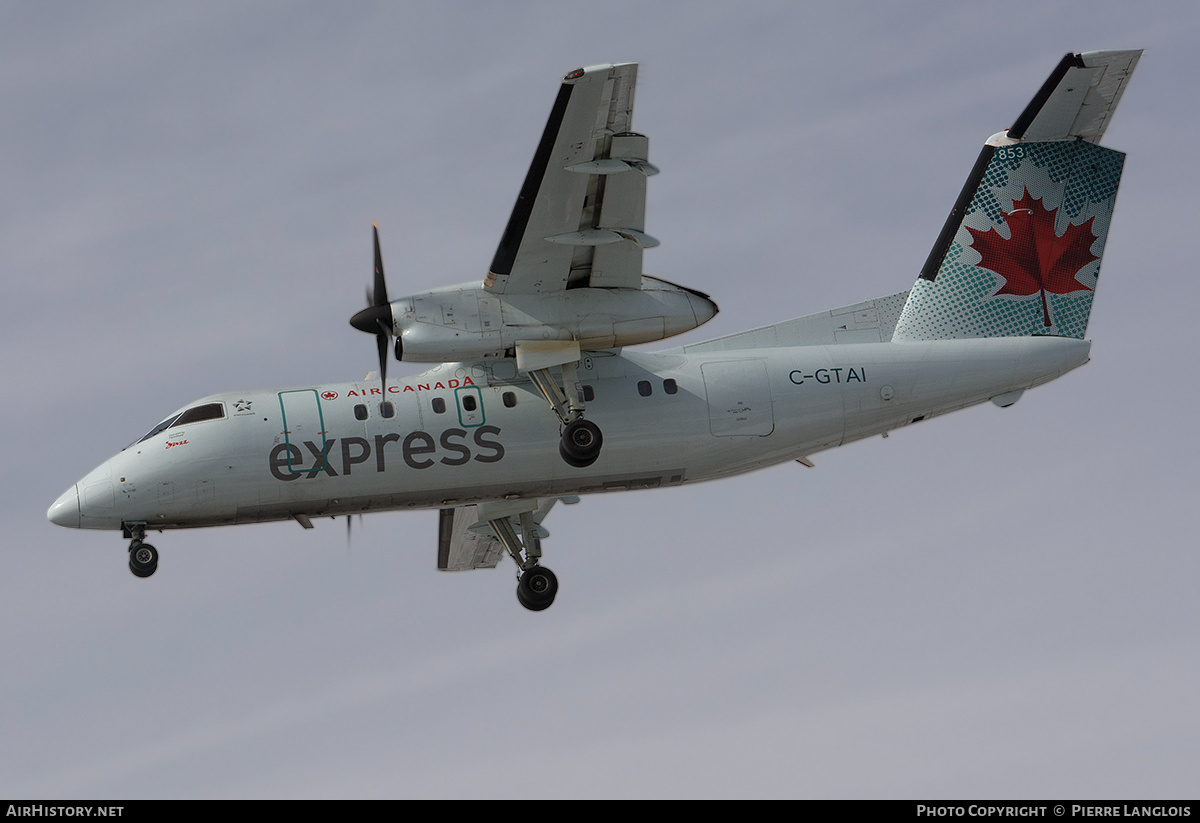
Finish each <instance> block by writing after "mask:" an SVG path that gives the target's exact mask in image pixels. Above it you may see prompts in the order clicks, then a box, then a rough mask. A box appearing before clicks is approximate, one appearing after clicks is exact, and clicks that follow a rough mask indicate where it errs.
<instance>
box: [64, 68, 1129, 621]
mask: <svg viewBox="0 0 1200 823" xmlns="http://www.w3.org/2000/svg"><path fill="white" fill-rule="evenodd" d="M1140 55H1141V52H1140V51H1137V50H1131V51H1094V52H1084V53H1082V54H1068V55H1066V56H1065V57H1064V58H1063V59H1062V60H1061V61H1060V62H1059V63H1058V65H1057V66H1056V67H1055V69H1054V71H1053V72H1052V73H1051V75H1050V77H1049V79H1048V80H1046V82H1045V83H1044V84H1043V85H1042V87H1041V89H1040V90H1039V91H1038V93H1037V95H1036V96H1035V97H1034V98H1033V100H1032V102H1030V104H1029V105H1028V106H1027V107H1026V108H1025V110H1024V111H1023V112H1021V114H1020V115H1019V116H1018V117H1017V119H1016V121H1015V122H1014V123H1013V125H1012V127H1010V128H1008V129H1006V130H1004V131H1001V132H999V133H997V134H995V135H993V136H992V137H990V138H989V139H988V140H987V141H986V143H985V144H984V147H983V150H982V151H981V152H980V155H979V159H978V160H977V161H976V163H975V166H974V168H972V169H971V172H970V175H969V176H968V178H967V181H966V184H965V185H964V187H963V189H962V192H961V194H960V195H959V196H958V199H957V201H956V202H955V203H954V206H953V208H952V209H951V211H950V216H949V217H948V218H947V220H946V222H945V225H944V226H943V228H942V230H941V232H940V234H938V235H937V236H936V239H935V241H934V244H933V248H932V250H931V251H930V253H929V256H928V258H927V259H926V260H925V262H924V265H923V266H921V267H920V274H919V277H918V278H917V281H916V284H915V285H914V286H913V287H912V288H911V289H910V290H909V291H906V292H901V293H899V294H892V295H889V296H885V297H879V298H876V299H873V300H867V301H865V302H862V303H857V304H855V305H852V306H845V307H842V308H837V309H833V310H830V311H825V312H822V313H820V314H814V315H809V316H806V317H800V318H797V319H794V320H787V321H785V322H781V323H777V324H775V325H771V326H766V327H763V328H758V329H752V330H750V331H745V332H741V333H738V334H733V335H728V336H725V337H719V338H716V339H713V340H709V341H707V342H703V343H695V344H691V345H685V346H681V347H677V348H673V349H666V350H662V351H655V352H643V351H632V350H631V349H630V347H631V346H634V345H637V344H642V343H651V342H655V341H658V340H663V339H666V338H668V337H671V336H674V335H677V334H680V333H682V332H685V331H689V330H691V329H694V328H696V327H697V326H699V325H701V324H703V323H705V322H706V321H707V320H709V319H710V318H712V317H713V315H715V314H716V312H717V306H716V304H715V303H714V302H713V301H712V300H711V299H710V298H709V297H708V296H707V295H705V294H703V293H701V292H699V291H696V290H693V289H689V288H686V287H684V286H679V285H675V284H673V283H669V282H666V281H664V280H660V279H657V278H654V277H650V276H648V275H646V274H644V273H643V271H642V252H643V250H644V249H647V248H652V247H654V246H656V245H657V244H658V243H657V241H656V240H654V238H653V237H651V236H650V235H649V234H647V233H646V227H645V199H646V184H647V180H648V179H649V178H650V177H651V176H653V175H654V174H656V173H657V172H658V169H657V168H655V167H654V166H653V165H651V164H650V162H649V160H648V154H649V151H648V149H649V142H648V140H647V138H646V137H645V136H644V135H642V134H639V133H637V132H635V131H633V129H632V114H633V100H634V88H635V85H636V79H637V65H636V64H633V63H624V64H617V65H603V66H592V67H589V68H582V69H577V70H575V71H572V72H570V73H569V74H567V75H566V76H565V77H564V78H563V80H562V84H561V86H560V87H559V91H558V94H557V96H556V98H555V101H554V104H553V107H552V109H551V113H550V117H549V120H548V122H547V124H546V128H545V131H544V133H543V135H542V138H541V140H540V141H539V143H538V146H537V149H536V151H535V153H534V157H533V162H532V164H531V165H530V168H529V172H528V174H527V175H526V177H525V181H524V183H523V185H522V187H521V190H520V192H519V194H518V196H517V201H516V204H515V205H514V207H513V211H512V214H511V216H510V218H509V221H508V224H507V227H506V228H505V230H504V233H503V235H502V236H501V239H500V243H499V246H498V248H497V250H496V254H495V257H494V258H493V260H492V263H491V266H490V267H489V269H488V272H487V274H486V276H485V277H484V278H483V279H482V281H475V282H470V283H465V284H462V285H458V286H451V287H447V288H443V289H439V290H436V291H432V292H426V293H422V294H415V295H411V296H406V297H402V298H400V299H389V297H388V293H387V284H386V282H385V278H384V272H383V255H382V252H381V250H380V243H379V231H378V229H377V228H376V230H375V235H374V246H375V275H374V283H373V287H372V289H371V291H370V293H369V294H368V305H367V307H366V308H364V309H363V310H361V311H360V312H358V313H357V314H355V315H354V317H353V318H351V321H350V322H351V324H352V325H353V326H354V327H355V328H357V329H360V330H362V331H365V332H367V333H369V334H373V335H374V336H375V338H376V347H377V349H378V355H379V370H378V373H377V376H369V377H368V378H367V379H364V380H361V381H358V382H352V383H322V384H312V385H305V386H295V387H292V388H282V389H269V390H254V391H241V392H232V393H228V394H217V395H213V396H210V397H205V398H202V399H200V400H197V401H195V402H194V403H189V404H188V405H187V406H186V407H185V408H182V409H179V410H178V411H175V412H172V413H171V414H170V415H168V416H167V417H166V418H164V419H163V420H162V422H160V423H159V424H158V425H156V426H154V427H153V428H152V429H150V431H149V432H148V433H147V434H146V435H145V436H144V437H142V438H140V439H139V440H138V441H137V442H135V443H133V444H132V445H130V446H128V447H127V448H125V449H124V450H122V451H121V452H119V453H117V454H116V455H114V456H113V457H112V458H111V459H109V460H107V461H105V462H104V463H103V464H102V465H101V466H100V467H99V468H97V469H95V470H94V471H92V472H89V473H88V474H86V475H85V476H84V477H83V478H82V479H81V480H79V482H77V483H75V484H74V485H72V486H71V487H70V488H69V489H67V491H66V492H64V493H63V494H62V496H61V497H59V498H58V500H56V501H55V502H54V504H53V505H52V506H51V507H50V509H49V511H48V512H47V517H48V518H49V519H50V520H51V521H52V522H53V523H56V524H58V525H60V526H68V527H71V528H83V529H112V530H118V529H119V530H121V531H122V533H123V535H124V537H125V539H128V540H129V541H130V543H129V550H128V555H129V568H130V570H131V571H132V572H133V574H134V575H136V576H138V577H149V576H150V575H152V574H154V572H155V570H156V569H157V567H158V560H159V555H158V551H157V550H156V549H155V548H154V547H153V546H152V545H150V544H149V543H148V542H146V536H147V534H148V533H149V532H151V531H158V532H163V531H167V530H169V529H181V528H193V527H200V526H230V525H237V524H241V523H256V522H262V521H271V520H294V521H296V522H297V523H298V524H299V525H300V526H302V527H304V528H311V527H312V519H313V518H317V517H329V516H351V515H356V514H362V513H367V512H376V511H391V510H397V509H418V508H419V509H436V510H438V512H439V518H440V520H439V532H438V545H437V566H438V568H439V569H442V570H446V571H462V570H468V569H478V568H494V567H495V566H496V565H497V564H498V563H500V562H501V561H502V560H503V559H504V558H505V557H506V556H507V557H508V558H511V559H512V560H513V561H514V562H515V564H516V566H517V573H518V582H517V598H518V600H519V602H520V603H521V604H522V605H523V606H525V607H526V608H528V609H531V610H534V611H540V610H542V609H545V608H547V607H548V606H550V604H551V603H552V602H553V601H554V598H555V594H556V592H557V590H558V581H557V579H556V578H555V576H554V574H553V573H552V572H551V571H550V570H549V569H548V568H547V567H546V566H544V565H542V562H541V561H542V540H543V538H545V537H546V536H547V534H548V533H547V532H546V530H545V529H544V528H543V526H542V522H543V520H544V518H545V517H546V515H547V513H548V512H549V511H550V510H551V508H552V507H553V506H554V505H555V503H556V502H559V501H562V502H565V503H574V502H577V501H578V500H579V497H580V496H581V495H585V494H591V493H594V492H605V491H615V490H634V489H655V488H661V487H664V486H677V485H680V484H684V483H694V482H698V481H702V480H712V479H715V478H721V477H728V476H730V475H735V474H740V473H742V472H748V471H753V470H754V469H758V468H761V467H764V466H769V465H772V464H775V463H781V462H784V461H793V460H794V461H799V462H801V463H808V462H809V458H810V456H811V455H813V454H815V453H817V452H819V451H822V450H824V449H830V448H833V447H835V446H839V445H842V444H843V443H849V442H851V441H854V440H859V439H861V438H864V437H871V436H873V435H879V434H886V433H887V432H889V431H890V430H892V429H896V428H899V427H901V426H906V425H908V424H910V423H914V422H917V421H920V420H927V419H929V418H931V417H934V416H937V415H940V414H945V413H946V412H950V411H955V410H957V409H962V408H964V407H966V406H971V405H974V404H977V403H983V402H986V401H989V400H990V401H992V402H993V403H995V404H997V405H999V406H1009V405H1011V404H1013V403H1015V402H1016V401H1017V400H1018V398H1020V397H1021V396H1022V394H1023V393H1024V392H1025V391H1026V390H1028V389H1031V388H1033V387H1035V386H1040V385H1041V384H1043V383H1046V382H1048V381H1050V380H1053V379H1054V378H1056V377H1058V376H1059V375H1062V374H1064V373H1066V372H1068V371H1070V370H1072V369H1074V368H1076V367H1078V366H1081V365H1083V364H1084V363H1086V362H1088V358H1089V352H1090V349H1091V343H1090V342H1089V341H1088V340H1086V339H1085V335H1086V331H1087V323H1088V315H1089V313H1090V311H1091V306H1092V298H1093V296H1094V294H1095V290H1096V284H1097V279H1098V276H1099V272H1100V261H1101V257H1102V256H1103V253H1104V244H1105V240H1106V238H1107V236H1108V230H1109V226H1110V224H1111V221H1112V214H1113V207H1114V204H1115V201H1116V194H1117V186H1118V184H1119V182H1120V178H1121V169H1122V165H1123V162H1124V159H1125V155H1124V154H1122V153H1121V152H1119V151H1114V150H1113V149H1109V148H1105V147H1102V146H1100V145H1099V142H1100V139H1101V137H1102V136H1103V134H1104V131H1105V128H1106V127H1107V126H1108V123H1109V121H1110V120H1111V118H1112V115H1113V112H1114V111H1115V110H1116V107H1117V103H1118V102H1119V101H1120V99H1121V95H1122V94H1123V93H1124V91H1125V86H1126V84H1127V83H1128V82H1129V78H1130V76H1131V74H1132V73H1133V70H1134V68H1135V67H1136V65H1137V62H1138V59H1139V57H1140ZM931 235H932V231H931ZM919 264H920V261H914V266H913V268H914V270H916V268H917V266H918V265H919ZM391 353H394V356H395V357H396V358H397V359H398V360H406V361H413V362H426V363H432V364H437V365H434V366H433V367H432V368H431V369H430V370H429V371H426V372H424V373H423V374H420V375H418V376H416V377H406V378H402V379H396V380H392V381H389V380H388V379H387V364H388V360H389V355H390V354H391Z"/></svg>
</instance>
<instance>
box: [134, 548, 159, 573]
mask: <svg viewBox="0 0 1200 823" xmlns="http://www.w3.org/2000/svg"><path fill="white" fill-rule="evenodd" d="M156 569H158V550H157V549H156V548H154V547H153V546H151V545H150V544H149V543H141V542H139V541H136V540H135V541H134V543H133V545H131V546H130V547H129V570H130V571H131V572H133V573H134V574H135V575H137V576H138V577H149V576H150V575H152V574H154V572H155V570H156Z"/></svg>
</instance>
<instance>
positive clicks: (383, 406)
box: [379, 400, 396, 417]
mask: <svg viewBox="0 0 1200 823" xmlns="http://www.w3.org/2000/svg"><path fill="white" fill-rule="evenodd" d="M379 413H380V414H382V415H383V416H384V417H394V416H395V415H396V407H395V406H393V405H392V404H391V402H390V401H388V400H385V401H383V402H382V403H380V404H379Z"/></svg>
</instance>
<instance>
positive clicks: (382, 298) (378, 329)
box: [350, 224, 392, 396]
mask: <svg viewBox="0 0 1200 823" xmlns="http://www.w3.org/2000/svg"><path fill="white" fill-rule="evenodd" d="M372 225H373V228H374V230H375V286H374V288H373V289H372V290H371V291H370V292H369V293H368V294H367V302H368V303H369V304H370V305H369V306H367V308H365V309H363V310H362V311H360V312H358V313H357V314H355V315H354V316H353V317H351V318H350V325H351V326H353V327H354V328H356V329H358V330H359V331H365V332H367V333H368V334H374V335H375V344H376V347H377V348H378V349H379V378H380V382H381V383H382V384H383V389H384V392H385V396H386V392H387V361H388V344H389V343H390V342H391V337H392V306H391V303H389V302H388V296H387V283H386V282H385V281H384V278H383V254H382V253H381V252H380V251H379V226H376V225H374V224H372Z"/></svg>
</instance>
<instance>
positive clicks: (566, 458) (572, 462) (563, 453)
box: [558, 443, 599, 469]
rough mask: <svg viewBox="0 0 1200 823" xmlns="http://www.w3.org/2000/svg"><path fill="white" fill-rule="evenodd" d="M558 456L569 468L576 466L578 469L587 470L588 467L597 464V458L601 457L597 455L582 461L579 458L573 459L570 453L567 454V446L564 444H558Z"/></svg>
mask: <svg viewBox="0 0 1200 823" xmlns="http://www.w3.org/2000/svg"><path fill="white" fill-rule="evenodd" d="M558 456H559V457H561V458H562V459H563V462H564V463H566V464H567V465H569V466H574V467H575V468H577V469H585V468H587V467H588V466H590V465H592V464H593V463H595V462H596V457H598V456H599V455H595V456H593V457H591V458H589V459H587V460H580V459H579V458H578V457H572V456H571V455H570V453H568V452H567V448H566V446H565V445H564V444H563V443H559V444H558Z"/></svg>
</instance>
